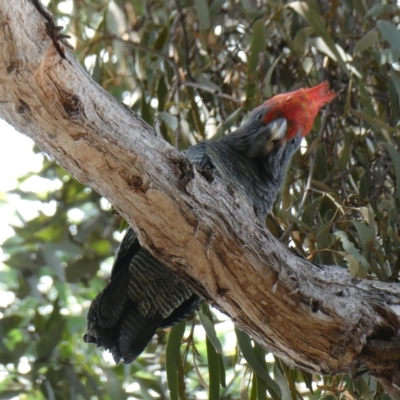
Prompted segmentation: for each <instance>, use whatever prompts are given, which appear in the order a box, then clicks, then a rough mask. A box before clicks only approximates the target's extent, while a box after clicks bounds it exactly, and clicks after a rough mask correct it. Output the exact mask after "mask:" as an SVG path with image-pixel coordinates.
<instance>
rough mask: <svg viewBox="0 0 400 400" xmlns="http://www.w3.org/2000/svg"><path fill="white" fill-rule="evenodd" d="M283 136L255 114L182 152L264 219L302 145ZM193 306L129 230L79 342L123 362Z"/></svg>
mask: <svg viewBox="0 0 400 400" xmlns="http://www.w3.org/2000/svg"><path fill="white" fill-rule="evenodd" d="M285 131H286V122H285V121H283V122H282V121H280V125H279V124H278V125H273V124H270V125H268V126H265V125H263V124H262V122H260V114H259V112H257V113H253V114H252V115H251V116H250V118H249V120H248V122H246V123H245V124H244V125H242V126H241V127H240V128H239V129H238V130H237V131H235V132H234V133H232V134H230V135H228V136H226V137H224V138H221V139H220V140H218V141H205V142H202V143H199V144H197V145H195V146H192V147H190V148H189V149H188V150H187V151H186V155H187V157H188V159H189V160H190V161H191V162H192V164H194V165H195V166H197V167H199V168H200V169H208V170H211V171H213V173H214V175H215V177H216V178H217V179H219V180H221V181H222V182H223V183H224V184H225V185H226V187H227V189H228V191H234V192H236V193H239V194H240V196H241V197H242V198H243V199H244V201H247V202H248V203H249V204H250V205H251V206H253V208H254V210H255V213H256V214H257V215H258V216H259V217H260V218H261V219H264V218H265V217H266V215H267V213H268V212H269V211H270V209H271V207H272V205H273V202H274V201H275V198H276V194H277V193H278V191H279V189H280V187H281V185H282V182H283V179H284V173H285V167H286V164H287V162H288V160H289V158H290V156H291V154H292V153H293V152H294V151H296V150H297V148H298V147H299V143H300V140H301V139H300V137H296V138H295V140H292V141H290V142H287V143H286V141H285V140H284V134H285ZM298 136H299V135H298ZM277 137H278V139H279V141H277ZM275 142H276V143H275ZM259 143H260V144H259ZM200 303H201V299H200V298H199V297H198V296H197V295H196V294H195V293H194V292H193V291H192V290H191V289H190V288H189V287H187V286H186V285H184V284H183V282H182V281H180V280H179V278H178V277H177V276H176V275H174V274H173V273H172V272H170V270H169V269H168V268H166V267H165V266H164V265H163V264H162V263H161V262H160V261H159V260H157V259H156V258H155V257H153V256H152V255H151V254H150V252H148V251H147V250H146V249H144V248H143V247H141V246H140V243H139V241H138V239H137V236H136V234H135V232H134V231H133V230H132V229H131V228H129V229H128V230H127V233H126V235H125V237H124V239H123V241H122V243H121V246H120V248H119V250H118V253H117V256H116V259H115V262H114V266H113V270H112V273H111V278H110V281H109V283H108V285H107V287H106V288H105V289H104V290H103V291H102V292H101V293H99V294H98V295H97V297H96V298H95V299H94V300H93V302H92V305H91V306H90V309H89V312H88V317H87V319H88V329H87V333H86V334H85V336H84V340H85V341H86V342H89V343H96V344H97V345H98V346H103V347H104V348H105V349H107V350H110V351H111V353H112V355H113V357H114V360H115V362H116V363H119V362H120V361H121V360H122V361H123V362H124V363H130V362H132V361H133V360H134V359H135V358H136V357H137V356H138V355H139V354H140V353H141V352H142V351H143V350H144V348H145V347H146V346H147V344H148V343H149V341H150V340H151V339H152V337H153V335H154V333H155V332H156V330H157V329H158V328H164V327H167V326H171V325H174V324H176V323H178V322H179V321H181V320H183V319H185V318H187V317H188V316H189V315H190V314H191V313H192V312H193V311H194V310H195V309H196V308H197V307H198V306H199V304H200Z"/></svg>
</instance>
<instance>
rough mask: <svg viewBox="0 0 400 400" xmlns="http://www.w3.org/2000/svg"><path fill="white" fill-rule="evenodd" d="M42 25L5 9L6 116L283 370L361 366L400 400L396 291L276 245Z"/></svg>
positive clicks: (18, 10) (14, 6) (2, 113)
mask: <svg viewBox="0 0 400 400" xmlns="http://www.w3.org/2000/svg"><path fill="white" fill-rule="evenodd" d="M46 22H47V21H46V20H45V18H44V17H43V15H41V14H40V13H39V12H38V11H37V10H36V8H34V7H33V5H32V3H31V2H27V1H22V0H15V1H12V2H0V23H1V29H0V43H2V46H1V47H2V48H1V51H0V83H1V86H0V117H1V118H3V119H5V120H6V121H8V122H9V123H10V124H11V125H13V126H14V127H15V128H16V129H17V130H19V131H20V132H23V133H25V134H27V135H28V136H30V137H31V138H32V139H33V140H35V142H36V143H37V144H38V145H39V146H40V147H41V148H42V149H43V150H44V151H46V152H47V153H49V154H51V155H52V156H53V157H54V158H55V160H57V162H59V163H60V165H62V166H63V167H64V168H65V169H66V170H67V171H68V172H70V173H71V174H72V175H73V176H74V177H75V178H77V179H78V180H79V181H80V182H82V183H85V184H87V185H89V186H90V187H92V188H93V189H94V190H96V191H97V192H99V193H100V194H101V195H103V196H104V197H105V198H107V199H108V200H109V201H110V202H111V203H112V204H114V205H115V207H116V208H117V209H118V210H119V211H120V212H121V214H122V215H123V216H124V217H125V218H126V219H127V220H128V222H129V223H130V224H131V225H132V226H133V227H134V228H135V230H136V231H137V232H138V234H139V237H140V241H141V244H142V245H143V246H144V247H146V248H148V249H149V250H150V251H151V252H152V253H153V254H154V255H155V256H156V257H157V258H159V259H160V260H162V261H163V262H164V263H165V264H166V265H168V267H169V268H171V269H172V270H174V271H176V272H178V273H179V274H181V275H182V277H183V278H184V279H186V281H187V282H188V283H189V284H190V285H191V286H192V287H193V288H194V290H196V292H198V293H199V294H200V295H202V296H204V297H205V299H206V300H207V301H208V302H209V303H211V304H213V305H214V306H216V307H217V308H219V309H220V310H223V311H224V312H225V313H226V314H228V315H229V316H230V317H231V318H232V319H233V320H234V322H235V323H236V324H237V325H238V326H239V327H240V328H241V329H243V330H245V331H246V332H248V333H249V334H250V335H251V336H252V337H253V338H254V339H255V340H257V341H258V342H259V343H260V344H262V345H263V346H265V347H268V348H269V349H270V350H271V351H273V352H274V353H275V354H277V355H278V356H279V357H281V358H282V359H284V360H285V362H287V363H289V364H290V365H293V366H298V367H301V368H303V369H306V370H308V371H312V372H316V373H321V374H338V373H343V372H346V371H349V370H353V369H355V368H358V367H366V368H368V369H369V372H370V373H371V374H372V375H374V376H377V377H378V378H379V379H380V381H381V382H382V383H383V384H385V386H386V387H387V390H388V391H391V393H392V396H395V395H399V393H400V392H399V389H398V386H397V385H398V384H399V378H398V376H397V374H398V372H397V370H398V365H399V361H400V345H399V334H398V329H399V326H400V324H399V318H398V315H399V313H400V288H399V286H397V285H394V284H388V283H381V282H377V281H366V280H361V279H356V278H352V277H351V276H350V275H349V274H348V273H347V272H346V271H344V270H343V269H341V268H339V267H336V266H330V267H327V266H317V265H315V264H312V263H310V262H308V261H307V260H305V259H303V258H302V257H300V256H298V255H297V254H295V253H293V252H292V251H291V250H289V249H288V248H287V247H285V246H284V245H283V244H281V243H280V242H278V241H277V240H275V239H274V238H273V237H272V235H271V234H270V233H269V232H268V231H266V229H265V228H264V227H262V226H260V225H259V224H258V223H257V221H256V220H255V218H254V217H253V214H252V210H250V209H249V207H247V206H246V204H245V203H244V202H243V201H242V200H241V199H240V198H238V197H235V196H232V195H230V194H228V193H227V192H226V191H225V190H224V188H223V187H222V186H220V185H219V184H218V182H215V183H213V184H209V183H208V182H206V181H205V179H204V178H203V177H202V176H200V175H199V174H198V173H197V172H196V171H195V170H193V168H192V166H191V165H190V164H189V163H188V161H187V159H186V157H185V156H184V155H182V154H181V153H179V152H178V151H177V150H175V149H174V148H173V147H171V146H170V145H169V144H168V143H166V142H165V141H164V140H162V139H161V138H160V137H159V135H157V134H156V132H155V131H154V129H153V128H151V127H150V126H148V125H147V124H146V123H145V122H143V120H142V119H141V118H140V117H138V116H137V115H135V114H133V113H132V112H130V111H129V110H128V109H126V108H125V107H123V106H122V105H121V104H119V103H118V102H117V101H116V100H115V99H114V98H112V97H111V96H110V95H109V94H107V93H106V92H105V91H104V90H103V89H102V88H101V87H100V86H98V85H97V84H96V83H95V82H94V81H93V80H92V79H91V78H90V76H89V75H88V74H87V73H86V72H85V71H84V70H83V68H82V67H81V66H80V65H79V64H78V63H77V61H76V59H75V58H74V57H73V56H72V54H71V52H70V51H69V50H68V49H65V47H64V45H63V44H62V43H60V42H58V41H57V46H58V47H57V46H56V45H55V44H54V40H55V39H54V38H50V37H49V31H48V29H47V28H46ZM60 49H61V50H62V52H60V51H59V50H60ZM393 393H394V394H393Z"/></svg>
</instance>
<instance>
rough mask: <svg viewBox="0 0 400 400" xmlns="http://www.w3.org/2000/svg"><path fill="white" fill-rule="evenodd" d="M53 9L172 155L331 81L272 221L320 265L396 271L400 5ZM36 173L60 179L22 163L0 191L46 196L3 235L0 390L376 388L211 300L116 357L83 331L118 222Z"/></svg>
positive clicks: (96, 4) (289, 394) (236, 394)
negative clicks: (240, 326)
mask: <svg viewBox="0 0 400 400" xmlns="http://www.w3.org/2000/svg"><path fill="white" fill-rule="evenodd" d="M49 8H50V10H51V11H52V12H53V13H54V14H55V16H56V17H57V22H58V24H59V25H65V26H66V33H68V34H70V35H71V36H72V39H71V42H72V44H73V45H74V46H75V54H76V56H77V57H78V59H79V60H80V61H81V63H82V64H83V65H84V66H85V67H86V68H87V70H88V72H89V73H90V74H91V75H92V77H93V79H95V80H96V81H97V82H98V83H99V84H101V85H102V86H103V87H104V88H105V89H106V90H107V91H109V92H110V93H111V94H112V95H113V96H114V97H116V98H117V99H118V100H120V101H122V102H124V103H125V104H126V105H127V106H129V107H130V108H131V109H132V110H133V111H134V112H136V113H138V114H140V115H141V117H142V118H143V119H144V120H145V121H147V122H148V123H150V124H153V123H154V121H155V118H157V116H158V117H159V118H160V120H161V128H160V129H161V132H162V134H163V135H164V137H165V139H166V140H168V141H169V142H171V143H172V144H174V145H175V146H177V147H178V148H180V149H184V148H186V147H187V146H188V145H190V144H193V143H195V142H196V141H198V140H202V139H204V138H211V137H213V136H215V137H217V136H220V135H222V134H223V133H224V132H226V131H229V130H232V129H234V128H235V127H236V126H237V125H238V124H239V123H240V121H241V119H242V118H243V117H244V116H245V114H246V112H247V111H248V110H251V109H252V108H254V107H255V106H257V105H258V104H260V103H262V102H263V101H264V100H265V99H266V98H267V97H269V96H272V95H273V94H276V93H282V92H286V91H288V90H291V89H297V88H299V87H305V86H312V85H315V84H317V83H319V82H321V81H323V80H326V79H328V80H329V81H330V83H331V86H332V88H333V89H335V90H336V91H337V92H338V94H339V95H338V98H337V99H335V100H334V101H333V102H332V104H331V105H329V106H327V107H326V111H325V112H323V113H321V114H320V116H318V117H317V119H316V122H315V124H314V128H313V131H312V133H311V134H310V135H309V136H308V137H307V138H306V139H305V142H304V147H303V150H302V151H301V152H299V153H298V154H296V155H295V157H294V159H293V161H292V165H291V167H290V169H289V171H288V174H287V180H286V184H285V187H284V188H283V190H282V194H281V197H280V199H279V201H278V202H277V204H276V206H275V209H274V212H273V213H272V214H271V216H269V217H268V219H267V226H268V228H269V229H270V230H271V232H272V233H273V234H274V235H275V236H277V237H280V238H281V239H282V240H284V241H285V242H286V243H288V244H289V245H290V246H292V247H294V248H295V249H296V250H297V251H298V252H300V253H301V254H304V255H305V256H307V257H308V258H310V259H313V260H314V261H316V262H318V263H325V264H338V265H340V266H342V267H343V268H349V270H350V272H351V273H352V274H353V275H354V276H359V277H363V278H367V279H380V280H383V281H398V274H399V270H400V261H399V256H400V240H399V237H400V236H399V225H400V222H399V201H400V200H399V197H400V195H399V193H400V189H398V188H397V189H396V186H397V185H398V182H399V179H400V153H399V151H400V150H399V144H400V143H399V142H400V141H399V129H400V127H399V115H400V103H399V98H400V64H399V55H400V48H399V43H400V32H399V30H398V24H399V22H400V9H399V7H398V6H397V5H396V4H394V3H393V4H386V3H382V4H381V3H379V2H374V1H372V0H366V1H363V2H358V1H354V2H353V1H343V2H334V1H332V2H328V1H319V2H317V1H312V0H310V1H307V2H304V1H295V2H292V3H289V4H286V5H285V4H284V3H283V2H278V1H274V0H272V1H267V0H261V1H257V2H253V1H243V2H235V1H221V0H193V1H191V0H174V1H172V0H166V1H161V0H154V1H152V2H146V1H140V0H114V1H111V0H110V1H108V0H102V1H95V0H93V1H89V0H80V1H78V0H75V1H71V0H67V1H65V0H63V1H61V0H51V1H50V3H49ZM36 151H38V150H37V149H36ZM16 156H17V155H16ZM37 175H38V176H39V177H41V178H43V179H45V180H46V181H47V182H52V183H56V184H57V185H58V187H59V188H58V189H57V190H55V191H37V192H33V191H27V190H24V189H23V183H24V181H26V180H28V179H29V178H30V177H31V176H32V174H28V175H26V176H25V177H24V178H21V179H20V182H19V185H18V187H16V188H15V190H13V191H12V192H9V193H6V194H2V195H1V196H0V199H1V202H2V204H4V201H5V199H7V198H8V199H10V198H11V197H10V196H11V195H14V196H19V197H21V198H24V199H26V200H27V201H28V202H29V204H34V203H35V202H42V203H43V204H45V205H49V206H51V205H52V206H53V208H54V212H48V213H44V212H40V213H39V215H37V216H36V217H35V218H33V219H29V220H25V219H24V218H23V217H22V215H20V216H19V220H20V223H19V224H18V225H17V224H16V226H14V227H13V229H14V231H15V236H13V237H11V238H9V239H8V240H6V241H5V242H4V243H3V245H2V250H3V252H4V254H5V255H6V261H5V264H4V266H3V267H2V268H0V296H5V295H6V294H7V295H10V294H11V295H12V296H13V297H12V298H13V299H14V300H13V301H12V302H11V303H10V304H7V306H6V307H4V308H1V309H0V313H1V314H0V315H1V318H0V333H1V334H0V337H1V340H0V398H12V397H13V396H14V397H15V396H20V398H21V399H29V400H33V399H44V398H48V399H67V398H74V399H93V398H99V399H111V398H118V399H124V398H135V399H136V398H137V399H153V398H163V399H164V398H168V397H169V396H171V398H174V399H186V398H187V399H197V398H207V397H208V398H210V399H212V398H215V399H217V398H224V399H239V398H241V399H260V400H262V399H266V398H274V399H279V398H283V399H301V398H303V399H306V398H308V399H312V400H314V399H320V398H323V399H388V396H387V395H386V394H385V393H384V392H383V390H382V387H381V386H380V384H379V383H377V382H375V381H374V380H373V379H370V378H369V377H368V376H367V375H360V374H359V375H357V376H351V375H343V376H337V377H322V376H315V375H311V374H308V373H306V372H303V371H295V370H292V369H290V368H289V367H288V366H286V365H285V364H284V363H283V362H282V361H281V360H278V359H276V358H275V359H274V358H273V357H272V356H271V355H270V354H268V351H266V350H264V349H262V348H260V347H259V346H258V345H257V344H255V343H254V342H253V341H252V340H251V339H250V338H249V337H248V336H247V335H246V334H244V333H242V332H240V331H239V330H237V331H236V335H235V334H234V333H233V332H232V326H231V325H229V323H228V322H226V321H225V319H224V318H223V317H222V316H221V315H220V314H214V312H210V310H209V309H208V307H203V309H202V313H201V314H199V317H196V319H195V320H192V321H189V322H188V323H187V326H186V327H185V324H180V325H178V326H176V327H174V328H172V329H171V330H169V331H166V332H164V331H161V332H159V333H158V335H157V337H156V338H154V340H153V341H152V342H151V343H150V345H149V346H148V348H147V351H146V352H145V353H144V354H143V355H142V356H141V357H139V358H138V359H137V360H136V361H135V362H134V363H133V364H132V365H130V366H124V365H119V366H114V365H113V363H112V362H111V361H110V357H108V358H107V357H105V355H104V352H103V351H102V350H95V348H94V346H90V345H87V344H85V343H83V341H82V335H83V333H84V332H85V325H86V323H85V314H86V312H87V309H88V306H89V304H90V301H91V300H92V299H93V298H94V297H95V295H96V294H97V293H98V292H99V291H100V290H102V289H103V288H104V286H105V284H106V280H107V277H108V275H109V271H110V268H111V263H112V258H111V257H112V256H113V254H114V253H115V250H116V247H117V243H118V241H117V240H116V239H115V238H116V237H117V236H115V235H116V232H118V231H119V230H120V227H121V224H122V223H123V222H122V221H121V219H120V218H119V217H118V216H116V215H113V213H112V212H111V209H110V207H109V205H107V203H106V202H105V201H104V199H100V197H99V196H98V195H97V194H96V193H94V192H93V191H92V190H91V189H89V188H87V187H84V186H83V185H81V184H79V183H77V182H76V181H75V180H74V179H72V178H71V177H70V176H69V175H68V174H67V173H66V172H65V171H63V170H62V169H61V168H60V167H59V166H57V165H55V164H54V163H53V162H51V161H49V160H48V159H45V160H44V162H43V167H42V169H41V171H40V172H38V173H37ZM202 326H204V329H203V327H202ZM167 342H168V345H167V346H166V343H167ZM166 361H167V363H166ZM167 382H168V383H167ZM168 388H169V389H168ZM267 393H268V395H267Z"/></svg>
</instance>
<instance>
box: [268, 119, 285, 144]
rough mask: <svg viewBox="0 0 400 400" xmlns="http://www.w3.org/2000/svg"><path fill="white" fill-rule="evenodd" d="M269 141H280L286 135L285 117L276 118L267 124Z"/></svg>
mask: <svg viewBox="0 0 400 400" xmlns="http://www.w3.org/2000/svg"><path fill="white" fill-rule="evenodd" d="M268 129H269V131H270V134H271V136H270V139H271V142H280V141H281V140H282V139H283V138H284V137H285V135H286V129H287V121H286V118H278V119H276V120H274V121H272V122H270V123H269V124H268Z"/></svg>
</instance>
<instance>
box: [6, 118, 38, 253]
mask: <svg viewBox="0 0 400 400" xmlns="http://www.w3.org/2000/svg"><path fill="white" fill-rule="evenodd" d="M32 148H33V142H32V140H31V139H29V138H28V137H27V136H25V135H22V134H20V133H19V132H17V131H16V130H15V129H14V128H13V127H12V126H11V125H8V124H7V122H5V121H4V120H2V119H0V245H1V243H3V241H4V240H5V239H6V238H8V237H10V236H12V234H13V230H12V229H11V228H10V224H11V225H12V224H18V225H19V224H20V220H19V218H18V217H17V215H16V211H19V212H21V214H22V215H23V216H24V217H26V218H27V219H30V218H32V217H33V216H34V214H35V212H34V211H33V214H32V211H30V210H27V209H26V207H25V209H24V202H23V201H22V200H21V198H20V196H18V195H15V194H11V193H7V192H9V191H11V190H14V189H15V188H16V187H17V185H18V178H20V177H21V176H23V175H25V174H26V173H27V172H29V171H32V172H38V171H40V169H41V167H42V162H43V156H42V155H40V154H34V152H33V151H32ZM37 189H40V188H37ZM30 203H31V202H30ZM25 206H26V204H25ZM29 217H30V218H29Z"/></svg>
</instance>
